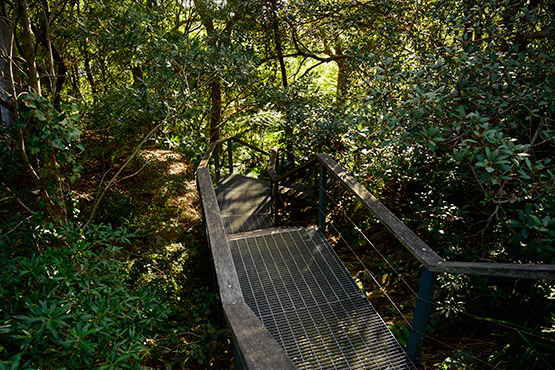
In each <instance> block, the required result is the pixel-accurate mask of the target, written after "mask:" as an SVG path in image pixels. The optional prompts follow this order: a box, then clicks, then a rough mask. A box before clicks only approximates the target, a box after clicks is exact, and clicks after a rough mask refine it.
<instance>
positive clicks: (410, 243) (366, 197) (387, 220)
mask: <svg viewBox="0 0 555 370" xmlns="http://www.w3.org/2000/svg"><path fill="white" fill-rule="evenodd" d="M318 158H319V160H320V162H321V163H322V164H324V166H326V167H327V168H328V170H329V171H330V172H331V173H332V174H333V175H334V176H335V177H336V178H337V179H338V180H339V182H340V183H341V184H343V185H344V186H345V187H346V188H347V189H349V190H350V191H351V193H353V195H354V196H355V197H357V199H358V200H360V202H361V203H362V204H363V205H364V206H365V207H366V208H368V209H369V210H370V211H371V212H372V214H374V215H375V216H376V218H377V219H378V220H380V222H382V223H383V224H384V226H385V227H386V228H387V229H388V230H389V232H391V233H392V234H393V235H394V236H395V237H396V238H397V240H399V242H401V244H403V245H404V246H405V248H407V249H408V250H409V252H411V254H412V255H413V256H414V257H415V258H416V259H417V260H418V261H420V263H422V264H423V265H424V266H426V267H427V268H428V269H430V267H431V266H436V265H437V264H438V263H439V262H444V260H443V258H441V257H440V256H439V255H438V254H437V253H436V252H435V251H434V250H433V249H432V248H431V247H430V246H428V244H426V243H425V242H424V241H423V240H422V239H420V238H419V237H418V236H417V235H416V234H415V233H414V232H413V231H412V230H411V229H409V228H408V227H407V226H406V225H405V224H404V223H403V222H402V221H401V220H399V219H398V218H397V217H396V216H395V215H394V214H393V213H392V212H391V211H390V210H389V209H387V208H386V207H385V206H384V205H383V204H382V203H381V202H380V201H378V200H377V199H376V198H375V197H374V196H373V195H372V194H370V192H369V191H368V190H366V188H364V187H363V186H362V185H360V183H359V182H358V181H357V180H355V178H354V177H353V176H351V174H350V173H348V172H347V171H345V170H344V169H343V167H341V166H340V165H339V164H338V163H337V162H336V161H335V160H334V159H333V158H332V157H330V156H329V155H327V154H320V155H318ZM430 270H431V269H430Z"/></svg>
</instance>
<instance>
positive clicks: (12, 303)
mask: <svg viewBox="0 0 555 370" xmlns="http://www.w3.org/2000/svg"><path fill="white" fill-rule="evenodd" d="M130 236H131V235H130V234H129V233H128V232H127V231H126V230H125V229H123V228H120V229H112V228H111V227H110V226H104V225H93V226H91V227H90V228H89V229H88V230H87V231H86V232H81V231H80V229H78V228H76V227H75V226H74V225H71V224H70V225H69V226H68V227H66V228H62V229H60V228H58V229H56V228H52V227H37V228H36V229H34V230H31V233H30V235H27V236H26V237H24V238H23V239H14V238H11V237H10V236H6V235H3V236H1V238H0V266H1V268H0V269H1V271H0V287H1V288H0V300H1V301H2V305H1V306H0V342H1V343H2V345H1V346H0V360H1V362H0V368H12V369H17V368H19V367H22V368H29V367H32V368H39V367H40V368H52V369H54V368H55V369H63V368H100V369H110V368H138V367H139V365H140V362H141V357H142V356H144V353H145V350H146V340H147V339H148V338H149V337H150V336H151V335H153V333H155V332H156V330H157V329H158V325H160V323H161V322H163V321H164V320H165V318H166V317H167V303H164V302H163V301H161V299H160V295H159V294H158V293H157V292H156V290H155V289H152V288H149V287H148V286H147V287H135V286H133V285H132V284H131V283H129V282H127V280H126V279H125V273H124V269H123V268H122V263H121V262H120V261H118V259H117V258H116V257H117V255H118V253H119V251H120V249H121V247H122V246H124V245H125V244H128V243H129V237H130Z"/></svg>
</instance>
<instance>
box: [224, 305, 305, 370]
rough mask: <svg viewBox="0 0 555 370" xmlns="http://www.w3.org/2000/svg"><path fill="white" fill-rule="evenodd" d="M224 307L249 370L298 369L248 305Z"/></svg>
mask: <svg viewBox="0 0 555 370" xmlns="http://www.w3.org/2000/svg"><path fill="white" fill-rule="evenodd" d="M223 307H224V312H225V314H226V318H227V322H228V323H229V326H230V328H231V331H232V333H233V336H234V337H235V342H236V343H237V347H238V348H237V349H238V350H239V353H240V355H241V357H242V359H243V363H244V364H245V367H246V368H247V369H254V370H257V369H260V370H268V369H296V368H297V367H296V366H295V364H293V362H292V361H291V360H290V359H289V357H288V356H287V355H286V354H285V352H284V351H283V349H282V348H281V347H280V346H279V344H278V343H277V342H276V340H275V339H274V338H273V337H272V335H271V334H270V333H269V332H268V330H267V329H266V327H264V325H263V324H262V323H261V322H260V320H258V318H257V317H256V316H255V314H254V313H253V312H252V311H251V309H250V308H249V306H247V304H246V303H244V302H239V303H236V304H224V305H223Z"/></svg>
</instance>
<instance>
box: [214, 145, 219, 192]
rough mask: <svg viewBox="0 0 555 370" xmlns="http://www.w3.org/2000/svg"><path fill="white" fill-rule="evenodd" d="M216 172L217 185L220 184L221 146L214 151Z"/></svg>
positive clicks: (217, 146)
mask: <svg viewBox="0 0 555 370" xmlns="http://www.w3.org/2000/svg"><path fill="white" fill-rule="evenodd" d="M214 167H215V168H214V170H215V172H216V184H217V183H219V182H220V146H219V145H216V148H215V149H214Z"/></svg>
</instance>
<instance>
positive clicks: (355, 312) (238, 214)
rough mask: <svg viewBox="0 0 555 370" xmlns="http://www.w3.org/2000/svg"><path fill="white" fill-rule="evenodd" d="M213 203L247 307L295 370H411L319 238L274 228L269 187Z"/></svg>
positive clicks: (254, 184) (235, 182)
mask: <svg viewBox="0 0 555 370" xmlns="http://www.w3.org/2000/svg"><path fill="white" fill-rule="evenodd" d="M216 196H217V199H218V204H219V207H220V212H221V215H222V220H223V223H224V226H225V229H226V233H227V238H228V243H229V247H230V249H231V254H232V256H233V263H234V264H235V269H236V271H237V275H238V278H239V282H240V286H241V291H242V295H243V297H244V300H245V302H246V304H247V305H248V306H249V308H250V309H251V310H252V312H253V313H254V314H255V315H256V317H257V318H258V319H259V320H260V321H261V322H262V323H263V325H264V326H265V327H266V329H267V330H268V331H269V332H270V334H271V335H272V337H273V338H274V339H275V340H276V341H277V343H278V344H279V345H280V346H281V347H282V349H283V350H284V351H285V353H286V354H287V356H288V357H289V358H290V359H291V361H292V362H293V363H294V364H295V366H297V367H298V368H299V369H416V367H415V366H414V365H413V364H412V362H411V361H410V360H409V359H408V357H407V355H406V354H405V352H404V350H403V349H402V348H401V346H400V345H399V343H398V342H397V340H396V339H395V338H394V336H393V335H392V334H391V332H390V331H389V329H388V328H387V326H386V324H385V323H384V321H383V320H382V319H381V317H380V316H379V315H378V313H377V312H376V310H375V309H374V307H373V306H372V305H371V304H370V302H369V301H368V299H367V298H366V297H365V296H364V295H363V294H362V292H361V291H360V289H359V288H358V287H357V285H356V284H355V283H354V281H353V279H352V278H351V276H350V275H349V273H348V271H347V270H346V269H345V267H344V266H343V264H342V263H341V261H340V260H339V257H338V256H337V254H336V253H335V252H334V251H333V249H332V247H331V246H330V245H329V243H328V242H327V240H326V239H325V238H324V236H323V235H322V233H321V232H320V231H318V230H317V229H315V228H287V229H284V228H275V227H274V225H273V224H272V218H271V202H270V185H269V184H268V183H265V182H262V181H259V180H255V179H251V178H247V177H244V176H238V175H233V176H230V177H228V178H227V179H226V180H224V181H222V182H220V183H219V184H218V186H217V187H216Z"/></svg>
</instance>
